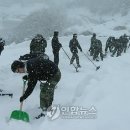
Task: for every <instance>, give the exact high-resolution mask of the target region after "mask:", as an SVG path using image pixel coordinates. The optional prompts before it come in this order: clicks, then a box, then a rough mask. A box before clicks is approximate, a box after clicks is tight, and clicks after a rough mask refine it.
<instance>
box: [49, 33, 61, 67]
mask: <svg viewBox="0 0 130 130" xmlns="http://www.w3.org/2000/svg"><path fill="white" fill-rule="evenodd" d="M58 34H59V32H58V31H55V32H54V36H53V38H52V41H51V43H52V51H53V54H54V63H55V64H56V65H57V66H58V64H59V51H60V48H61V47H62V45H61V43H60V42H59V40H58Z"/></svg>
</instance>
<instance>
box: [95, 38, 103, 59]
mask: <svg viewBox="0 0 130 130" xmlns="http://www.w3.org/2000/svg"><path fill="white" fill-rule="evenodd" d="M96 41H97V42H96V43H95V44H94V46H93V48H94V54H93V60H96V61H98V55H99V54H100V57H101V60H102V61H103V53H102V43H101V41H100V40H96Z"/></svg>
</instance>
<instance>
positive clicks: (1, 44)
mask: <svg viewBox="0 0 130 130" xmlns="http://www.w3.org/2000/svg"><path fill="white" fill-rule="evenodd" d="M4 46H5V40H3V39H2V38H0V55H1V52H2V51H3V50H4Z"/></svg>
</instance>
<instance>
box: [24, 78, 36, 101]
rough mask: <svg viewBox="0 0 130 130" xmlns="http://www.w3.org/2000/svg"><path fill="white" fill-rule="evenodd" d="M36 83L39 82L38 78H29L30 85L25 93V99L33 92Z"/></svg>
mask: <svg viewBox="0 0 130 130" xmlns="http://www.w3.org/2000/svg"><path fill="white" fill-rule="evenodd" d="M36 84H37V79H34V78H29V79H28V87H27V89H26V91H25V93H24V95H23V97H24V99H26V98H27V97H28V96H29V95H30V94H31V93H32V92H33V90H34V88H35V86H36Z"/></svg>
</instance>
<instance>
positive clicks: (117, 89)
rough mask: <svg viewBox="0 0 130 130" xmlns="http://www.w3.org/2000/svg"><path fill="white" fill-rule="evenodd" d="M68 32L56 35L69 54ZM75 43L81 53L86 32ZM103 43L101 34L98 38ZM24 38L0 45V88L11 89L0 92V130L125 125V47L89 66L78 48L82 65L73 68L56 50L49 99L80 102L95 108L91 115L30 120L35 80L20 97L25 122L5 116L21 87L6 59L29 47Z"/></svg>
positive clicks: (94, 129)
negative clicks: (56, 76) (55, 78)
mask: <svg viewBox="0 0 130 130" xmlns="http://www.w3.org/2000/svg"><path fill="white" fill-rule="evenodd" d="M70 38H71V36H69V37H61V38H60V39H59V40H60V41H61V43H62V45H63V47H64V49H65V50H66V52H67V53H68V54H69V56H71V53H70V51H69V48H68V44H69V40H70ZM78 39H79V42H80V44H81V46H82V48H83V51H84V52H85V53H86V50H88V48H89V44H90V37H85V36H79V37H78ZM100 39H101V40H102V42H103V44H105V42H106V38H100ZM50 41H51V39H50V40H49V41H48V47H47V54H48V55H49V56H50V59H52V60H53V54H52V50H51V46H50ZM29 43H30V41H26V42H23V43H20V44H15V43H13V44H11V45H9V46H6V47H5V50H4V51H3V53H2V55H1V56H0V61H1V62H0V86H1V87H0V88H1V89H5V90H8V91H9V92H12V93H13V94H14V96H13V98H12V99H11V98H9V97H0V102H1V106H0V130H22V129H24V130H79V129H82V130H86V129H89V130H123V129H124V130H129V129H130V123H129V122H130V112H129V110H130V102H129V98H130V94H129V91H130V87H129V84H130V80H129V74H128V72H130V61H129V57H130V50H128V51H127V53H126V54H122V56H121V57H118V58H117V57H110V56H108V57H107V58H106V59H104V61H103V62H102V61H100V62H98V63H95V64H96V65H100V66H101V68H100V69H99V70H98V71H95V67H94V66H93V64H92V63H91V62H89V61H88V60H87V58H86V57H85V56H84V55H83V54H82V53H81V52H79V57H80V64H81V66H82V68H81V69H80V72H78V73H76V72H75V69H74V68H73V66H70V65H69V60H68V59H67V57H66V55H65V54H64V52H63V51H62V50H61V51H60V64H59V68H60V70H61V72H62V78H61V81H60V82H59V84H58V87H57V89H56V90H55V99H54V102H53V104H56V105H58V104H60V105H62V106H82V107H84V108H87V109H89V108H91V107H92V106H93V107H94V108H95V109H96V116H97V118H96V119H61V118H60V117H59V118H58V119H55V120H53V121H50V120H48V118H46V119H45V120H43V119H40V120H38V121H35V120H32V112H33V111H35V110H36V109H37V107H39V93H40V88H39V84H37V86H36V87H35V89H34V91H33V93H32V94H31V95H30V96H29V98H28V99H27V100H26V101H25V102H24V107H23V110H24V111H26V112H27V113H28V114H29V115H30V119H31V121H30V123H25V122H23V121H17V120H11V121H8V119H9V117H10V114H11V112H12V111H13V110H18V109H19V97H20V96H21V92H22V85H23V84H22V78H21V77H22V75H19V74H14V73H12V72H11V70H10V65H11V63H12V62H13V61H14V60H16V59H18V58H19V56H20V55H23V54H26V53H28V52H29Z"/></svg>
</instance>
